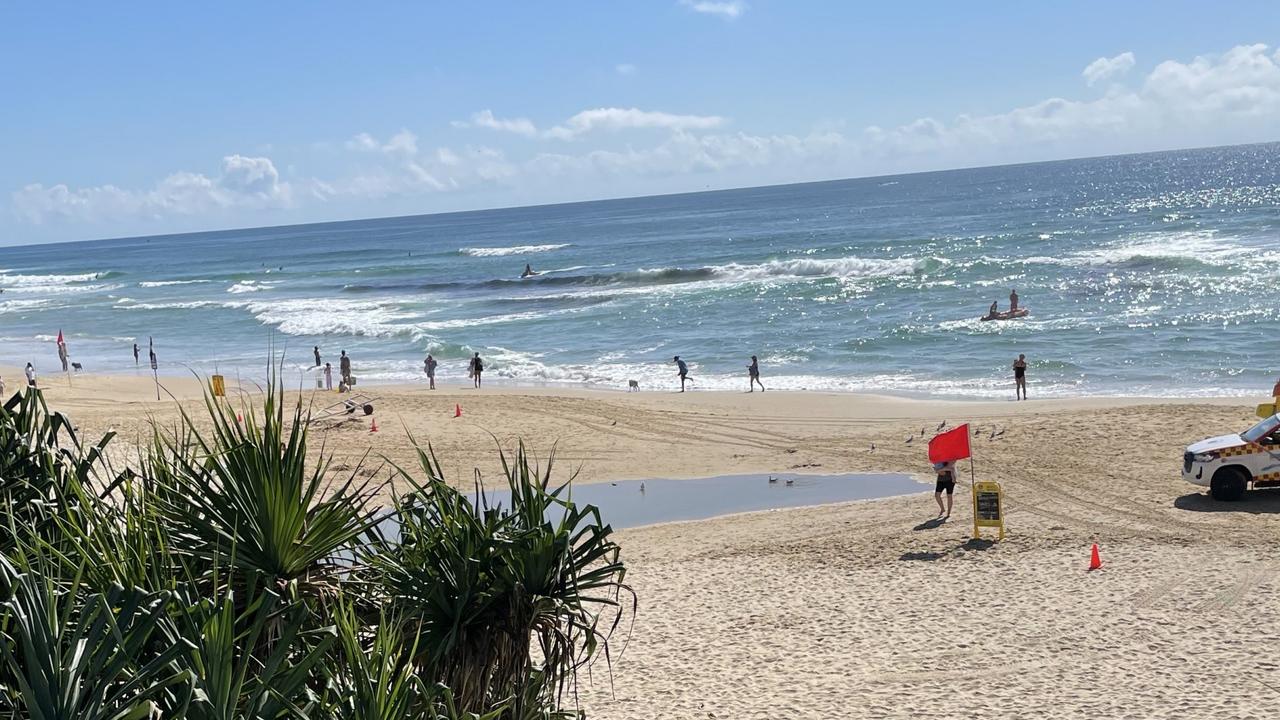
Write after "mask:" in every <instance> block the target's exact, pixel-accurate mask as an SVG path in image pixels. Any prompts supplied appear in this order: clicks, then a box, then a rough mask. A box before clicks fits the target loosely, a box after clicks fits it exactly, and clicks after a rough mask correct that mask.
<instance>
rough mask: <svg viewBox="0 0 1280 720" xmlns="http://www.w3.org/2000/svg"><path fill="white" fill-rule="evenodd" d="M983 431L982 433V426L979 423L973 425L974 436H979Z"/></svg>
mask: <svg viewBox="0 0 1280 720" xmlns="http://www.w3.org/2000/svg"><path fill="white" fill-rule="evenodd" d="M981 433H982V428H981V427H979V426H977V425H974V426H973V436H974V437H978V435H980V434H981Z"/></svg>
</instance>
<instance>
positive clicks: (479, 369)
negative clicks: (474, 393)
mask: <svg viewBox="0 0 1280 720" xmlns="http://www.w3.org/2000/svg"><path fill="white" fill-rule="evenodd" d="M483 372H484V361H483V360H481V359H480V353H476V356H475V357H473V358H471V379H472V380H473V381H474V383H475V386H476V389H477V390H478V389H480V375H481V373H483Z"/></svg>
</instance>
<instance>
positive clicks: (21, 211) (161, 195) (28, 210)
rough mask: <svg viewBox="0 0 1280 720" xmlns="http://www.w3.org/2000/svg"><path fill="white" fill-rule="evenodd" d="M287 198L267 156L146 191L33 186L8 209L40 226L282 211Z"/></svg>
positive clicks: (233, 160)
mask: <svg viewBox="0 0 1280 720" xmlns="http://www.w3.org/2000/svg"><path fill="white" fill-rule="evenodd" d="M292 195H293V193H292V188H291V187H290V185H289V184H288V183H284V182H281V181H280V173H279V172H277V171H276V167H275V165H274V164H273V163H272V162H271V160H270V159H269V158H265V157H246V156H244V155H228V156H226V157H224V158H223V159H222V172H221V174H220V175H218V176H217V177H212V178H211V177H208V176H206V175H203V174H200V173H192V172H186V171H182V172H176V173H173V174H172V175H170V176H168V177H166V178H165V179H164V180H161V181H160V182H159V183H157V184H156V186H155V187H154V188H152V189H150V190H125V189H122V188H119V187H116V186H114V185H99V186H94V187H86V188H78V189H75V190H73V189H71V188H69V187H67V186H66V185H65V184H57V185H53V186H51V187H45V186H44V185H43V184H40V183H34V184H31V185H27V186H26V187H24V188H22V189H21V190H19V191H17V192H15V193H14V194H13V208H14V211H15V212H16V213H17V214H18V216H19V217H21V218H23V219H25V220H26V221H27V222H29V223H32V224H34V225H40V224H42V223H44V222H46V221H48V220H51V219H56V218H62V219H71V220H90V221H95V220H103V221H107V220H122V219H130V218H163V217H165V216H170V215H205V214H210V213H214V212H216V211H220V210H232V209H264V208H282V207H288V206H289V205H290V204H291V203H292Z"/></svg>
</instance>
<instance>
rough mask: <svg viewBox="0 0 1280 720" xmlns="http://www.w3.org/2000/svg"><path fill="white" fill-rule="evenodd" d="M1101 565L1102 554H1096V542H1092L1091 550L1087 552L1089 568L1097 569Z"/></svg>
mask: <svg viewBox="0 0 1280 720" xmlns="http://www.w3.org/2000/svg"><path fill="white" fill-rule="evenodd" d="M1100 567H1102V556H1100V555H1099V554H1098V543H1094V544H1093V552H1091V553H1090V554H1089V569H1090V570H1097V569H1098V568H1100Z"/></svg>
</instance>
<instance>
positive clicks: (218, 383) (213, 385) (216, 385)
mask: <svg viewBox="0 0 1280 720" xmlns="http://www.w3.org/2000/svg"><path fill="white" fill-rule="evenodd" d="M209 389H210V390H212V391H213V396H214V397H226V396H227V381H226V378H224V377H222V376H221V375H214V376H212V377H210V378H209Z"/></svg>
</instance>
